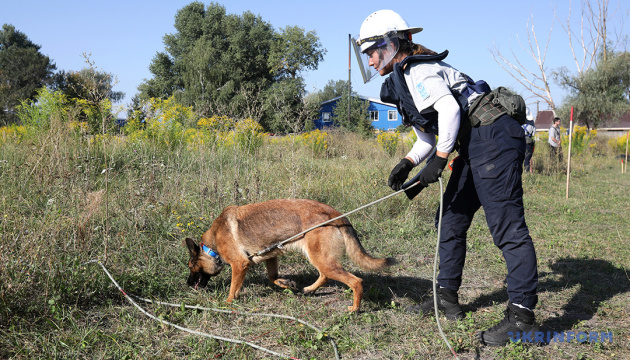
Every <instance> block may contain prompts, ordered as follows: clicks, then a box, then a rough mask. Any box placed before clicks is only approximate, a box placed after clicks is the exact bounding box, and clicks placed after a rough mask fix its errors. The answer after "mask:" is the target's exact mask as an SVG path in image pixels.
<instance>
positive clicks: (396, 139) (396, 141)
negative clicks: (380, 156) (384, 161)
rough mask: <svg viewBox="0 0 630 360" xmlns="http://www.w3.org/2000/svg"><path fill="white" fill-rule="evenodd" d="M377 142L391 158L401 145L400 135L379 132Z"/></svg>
mask: <svg viewBox="0 0 630 360" xmlns="http://www.w3.org/2000/svg"><path fill="white" fill-rule="evenodd" d="M376 141H377V142H378V144H379V145H380V146H381V147H382V148H383V150H385V152H386V153H387V154H388V155H389V156H394V155H395V154H396V152H397V151H398V147H399V146H400V143H401V138H400V133H399V132H398V131H396V132H395V133H388V132H379V133H378V135H377V136H376Z"/></svg>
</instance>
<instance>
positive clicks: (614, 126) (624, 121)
mask: <svg viewBox="0 0 630 360" xmlns="http://www.w3.org/2000/svg"><path fill="white" fill-rule="evenodd" d="M555 116H556V115H555V112H554V111H553V110H543V111H539V112H538V114H537V115H536V121H535V123H534V124H535V125H536V131H546V130H548V129H549V128H550V127H551V126H552V125H553V118H554V117H555ZM597 129H598V130H630V112H627V113H625V114H623V115H621V116H620V117H619V118H618V119H615V120H609V121H606V122H603V123H601V124H600V125H599V127H598V128H597Z"/></svg>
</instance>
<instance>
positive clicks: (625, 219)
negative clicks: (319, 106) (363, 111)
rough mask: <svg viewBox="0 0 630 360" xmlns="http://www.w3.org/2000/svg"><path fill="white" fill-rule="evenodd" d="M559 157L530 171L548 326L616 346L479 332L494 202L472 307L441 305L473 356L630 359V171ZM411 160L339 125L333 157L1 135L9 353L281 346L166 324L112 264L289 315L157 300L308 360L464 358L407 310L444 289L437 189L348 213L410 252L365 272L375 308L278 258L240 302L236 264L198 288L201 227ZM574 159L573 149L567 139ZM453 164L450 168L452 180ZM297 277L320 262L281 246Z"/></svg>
mask: <svg viewBox="0 0 630 360" xmlns="http://www.w3.org/2000/svg"><path fill="white" fill-rule="evenodd" d="M602 148H603V146H602V147H600V150H599V151H590V152H587V153H585V154H583V155H581V156H577V157H574V158H573V165H572V172H571V188H570V193H569V199H568V200H567V199H565V189H566V188H565V185H566V173H564V172H563V171H562V169H560V168H556V169H554V168H553V165H552V164H550V162H549V160H548V159H547V153H546V151H547V150H546V147H545V144H544V143H543V144H541V145H539V146H538V149H537V150H536V153H535V156H534V161H535V169H536V172H535V173H534V174H524V177H523V186H524V189H525V206H526V219H527V222H528V226H529V228H530V232H531V235H532V237H533V239H534V242H535V245H536V250H537V254H538V261H539V273H540V286H539V296H540V302H539V306H538V308H537V309H536V315H537V320H538V322H539V324H540V326H541V330H543V331H552V332H553V331H556V332H562V331H575V332H587V333H589V332H598V333H601V332H606V333H608V332H612V333H613V341H612V342H604V343H589V342H584V343H578V342H570V343H566V342H565V343H552V344H549V345H544V346H535V345H521V344H511V345H509V346H506V347H501V348H487V347H483V346H480V345H479V343H478V341H477V335H476V334H477V332H478V331H480V330H484V329H486V328H487V327H489V326H491V325H493V324H494V323H496V322H497V321H499V320H500V319H501V318H502V317H503V310H504V308H505V304H506V301H507V295H506V290H505V282H504V277H505V263H504V261H503V258H502V256H501V253H500V252H499V251H498V249H497V248H496V247H495V246H494V245H493V243H492V239H491V237H490V235H489V232H488V230H487V227H486V225H485V219H484V214H483V211H480V212H479V213H478V214H477V216H476V217H475V221H474V223H473V225H472V227H471V229H470V231H469V241H468V255H467V259H466V261H467V264H466V268H465V273H464V283H463V286H462V289H461V291H460V301H461V302H462V303H463V304H464V306H465V310H466V311H467V312H468V313H467V317H466V319H465V320H463V321H458V322H447V321H446V319H444V318H442V319H441V324H442V326H443V328H444V332H445V333H446V335H447V337H448V338H449V341H450V342H451V344H452V345H453V347H454V348H455V350H456V351H457V353H458V355H459V356H460V358H462V359H464V358H467V359H471V358H481V359H552V358H553V359H627V358H630V346H629V342H630V321H629V320H628V318H629V316H630V305H629V304H630V293H629V291H630V274H629V271H628V270H629V265H628V264H630V212H629V209H630V174H629V173H626V174H621V171H620V165H619V160H618V159H616V158H615V156H614V155H615V154H613V153H611V152H610V151H605V150H601V149H602ZM402 156H404V149H399V150H398V152H397V153H396V154H394V156H389V155H387V154H386V152H385V151H384V150H383V149H382V148H380V147H379V146H378V145H377V144H376V141H375V140H364V139H361V138H358V137H356V136H354V135H352V134H332V135H331V136H330V139H329V143H328V149H327V151H326V153H325V154H313V153H311V150H309V149H308V148H306V147H303V146H301V145H300V144H299V143H297V142H292V141H284V142H281V143H275V142H272V141H271V140H269V139H267V140H266V141H265V144H264V145H263V146H262V147H261V148H259V149H257V150H256V151H246V150H235V149H227V148H221V147H218V148H211V147H207V148H204V147H202V148H197V149H188V148H186V147H185V146H179V147H178V146H172V147H170V148H169V149H164V148H163V147H161V146H157V145H152V144H151V143H146V142H145V143H139V144H133V143H129V142H126V141H119V140H117V139H109V140H108V142H107V143H106V144H104V143H103V142H102V141H93V142H90V141H87V140H85V139H82V138H77V137H74V136H72V135H70V134H67V133H64V132H63V131H54V130H53V131H50V132H47V133H45V134H39V135H37V134H36V135H32V136H29V137H26V138H24V139H22V141H21V142H19V143H15V142H11V141H8V142H5V143H4V144H2V145H0V184H1V190H0V358H7V359H30V358H43V359H101V358H102V359H182V358H185V359H219V358H221V359H253V358H275V357H274V356H273V355H270V354H268V353H265V352H261V351H260V350H256V349H253V348H251V347H249V346H246V345H242V344H233V343H229V342H224V341H218V340H212V339H207V338H201V337H197V336H194V335H191V334H188V333H185V332H182V331H180V330H178V329H175V328H172V327H169V326H166V325H163V324H160V323H158V322H156V321H154V320H152V319H150V318H148V317H146V316H145V315H143V314H142V313H141V312H140V311H138V310H137V309H136V308H135V307H133V306H132V305H131V304H130V303H129V302H127V300H126V299H125V298H124V297H123V296H122V294H121V293H120V292H119V291H118V290H116V288H115V287H114V286H113V285H112V283H111V282H110V280H109V279H108V277H107V275H106V274H105V273H104V271H103V270H102V269H101V268H100V267H99V266H97V265H96V264H85V263H86V262H87V261H89V260H92V259H99V260H101V261H102V262H103V263H104V264H105V266H106V267H107V268H108V269H109V271H110V272H111V273H112V275H113V276H114V277H115V279H116V281H118V283H120V284H121V286H122V287H123V288H124V289H125V291H127V292H128V293H132V294H136V295H139V296H142V297H145V298H149V299H153V300H160V301H166V302H169V303H183V304H188V305H200V306H205V307H212V308H221V309H232V310H234V311H236V312H247V313H254V312H255V313H272V314H280V315H289V316H293V317H296V318H299V319H301V320H304V321H306V322H308V323H311V324H313V325H315V326H316V327H318V328H319V329H321V330H322V332H321V333H318V332H317V331H314V330H312V329H310V328H308V327H306V326H304V325H302V324H299V323H296V322H295V321H291V320H284V319H277V318H267V317H256V316H243V315H238V314H225V313H216V312H210V311H197V310H188V309H184V308H183V307H175V308H173V307H166V306H163V305H151V304H141V305H142V306H143V307H144V308H145V309H147V311H149V312H150V313H152V314H155V315H156V316H157V317H159V318H160V319H164V320H167V321H170V322H172V323H175V324H178V325H180V326H184V327H188V328H191V329H194V330H198V331H203V332H207V333H211V334H214V335H217V336H222V337H225V338H233V339H239V340H242V341H247V342H251V343H254V344H256V345H258V346H261V347H265V348H268V349H272V350H273V351H276V352H278V353H281V354H284V355H286V356H292V357H295V358H301V359H331V358H334V351H333V347H332V346H331V344H330V342H329V339H333V340H334V341H335V343H336V344H337V347H338V350H339V354H340V356H341V358H342V359H449V358H452V355H451V353H450V352H449V350H448V349H447V347H446V346H445V344H444V343H443V341H442V339H441V338H440V336H439V334H438V328H437V325H436V322H435V319H434V318H432V317H429V318H421V317H419V316H418V315H411V314H407V313H405V311H404V310H403V307H404V306H405V305H409V304H412V303H414V302H419V301H422V300H424V299H426V298H427V297H428V296H430V294H431V292H430V290H431V286H432V285H431V279H432V266H433V254H434V252H435V249H434V247H435V241H436V230H435V228H434V226H433V223H434V214H435V209H436V207H437V204H438V203H439V186H438V185H437V184H434V185H432V186H431V187H429V188H428V189H425V191H423V192H422V193H421V194H420V195H419V196H418V197H417V198H416V199H414V200H413V201H408V200H407V198H406V197H405V196H404V195H399V196H397V197H393V198H391V199H388V200H386V201H384V202H381V203H379V204H377V205H375V206H372V207H370V208H367V209H365V210H363V211H361V212H358V213H356V214H353V215H351V216H350V217H349V219H350V221H351V222H352V223H353V225H354V226H355V228H356V230H357V232H358V233H359V237H360V239H361V241H362V243H363V245H364V246H365V248H366V249H367V250H368V251H369V252H370V253H371V254H373V255H375V256H391V257H394V258H396V259H397V260H398V264H397V265H396V266H394V267H393V268H391V269H389V270H388V271H387V272H385V273H365V272H362V271H361V270H359V269H358V268H357V267H356V266H355V265H354V264H352V263H351V262H349V261H346V262H345V266H346V268H347V269H348V270H350V271H351V272H353V273H355V274H357V275H358V276H360V277H362V278H363V279H364V286H365V294H364V298H363V303H362V310H361V311H360V312H359V313H356V314H348V313H347V312H346V311H345V310H346V307H347V306H348V305H350V304H351V300H352V293H351V291H349V290H348V288H347V287H346V286H345V285H343V284H340V283H336V282H330V283H328V284H327V285H326V286H325V287H323V288H322V289H320V290H318V291H317V292H316V293H315V294H314V295H310V296H305V295H303V294H300V293H293V292H291V291H288V290H282V289H279V288H276V287H272V286H270V285H269V284H268V283H267V280H266V274H265V271H264V266H263V265H258V266H256V267H254V269H253V271H250V272H249V273H248V276H247V278H246V281H245V285H244V291H243V293H242V294H241V297H240V298H239V299H238V300H237V301H236V302H234V303H233V304H232V305H231V306H228V305H227V304H226V303H225V302H224V300H225V299H226V297H227V293H228V289H229V279H230V270H229V269H226V270H225V271H224V272H223V273H222V274H221V275H219V276H218V277H216V278H214V279H212V280H211V282H210V283H209V286H208V288H207V289H204V290H200V291H195V290H192V289H190V288H188V287H187V286H186V283H185V279H186V277H187V275H188V269H187V266H186V263H187V261H188V252H187V250H186V249H185V248H184V246H183V245H182V240H183V239H184V238H185V237H193V238H195V239H198V237H199V236H200V235H201V234H202V232H203V231H204V230H205V229H207V228H208V227H209V226H210V224H211V223H212V220H213V219H214V218H215V217H216V216H217V215H218V214H219V213H220V212H221V210H222V209H223V208H224V207H225V206H227V205H231V204H246V203H251V202H258V201H263V200H267V199H273V198H309V199H314V200H318V201H321V202H324V203H327V204H329V205H331V206H333V207H335V208H337V209H338V210H340V211H342V212H347V211H351V210H353V209H355V208H357V207H359V206H361V205H364V204H367V203H369V202H372V201H374V200H376V199H379V198H381V197H383V196H385V195H388V194H390V193H391V190H390V189H389V188H388V187H387V185H386V181H387V176H388V174H389V171H390V170H391V168H392V167H393V166H394V165H395V164H396V163H397V162H398V160H399V159H400V157H402ZM565 159H566V151H565ZM448 176H449V174H448V172H446V173H445V178H446V179H447V178H448ZM280 272H281V274H282V275H285V276H286V277H288V278H290V279H292V280H295V281H296V282H297V283H298V284H301V285H308V284H310V283H312V282H313V281H314V280H315V279H316V278H317V272H316V271H315V269H314V268H313V267H312V266H311V265H310V264H309V263H308V261H306V260H305V259H304V258H302V257H301V256H299V255H297V254H288V255H286V256H284V257H282V258H281V260H280Z"/></svg>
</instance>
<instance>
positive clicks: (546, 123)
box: [534, 110, 556, 131]
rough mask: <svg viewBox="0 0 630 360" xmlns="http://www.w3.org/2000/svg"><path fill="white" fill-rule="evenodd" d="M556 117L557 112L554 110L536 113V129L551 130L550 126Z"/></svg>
mask: <svg viewBox="0 0 630 360" xmlns="http://www.w3.org/2000/svg"><path fill="white" fill-rule="evenodd" d="M555 117H556V113H555V111H553V110H543V111H539V112H538V114H536V120H535V121H534V126H536V131H545V130H549V128H550V127H551V126H552V125H553V119H554V118H555Z"/></svg>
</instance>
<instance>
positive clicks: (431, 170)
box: [355, 10, 538, 346]
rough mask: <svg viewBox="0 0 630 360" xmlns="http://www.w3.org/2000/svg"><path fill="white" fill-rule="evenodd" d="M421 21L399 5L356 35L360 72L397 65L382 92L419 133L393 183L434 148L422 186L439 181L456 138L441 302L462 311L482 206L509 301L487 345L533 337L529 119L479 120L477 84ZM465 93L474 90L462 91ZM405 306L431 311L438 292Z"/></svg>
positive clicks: (442, 307)
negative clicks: (423, 35)
mask: <svg viewBox="0 0 630 360" xmlns="http://www.w3.org/2000/svg"><path fill="white" fill-rule="evenodd" d="M421 30H422V28H418V27H410V26H409V24H408V23H407V21H406V20H405V19H403V18H402V16H400V15H399V14H398V13H396V12H394V11H392V10H380V11H376V12H374V13H372V14H371V15H369V16H368V17H367V18H366V19H365V21H363V24H362V25H361V29H360V34H359V37H358V40H356V43H355V46H356V47H355V49H357V50H358V52H359V54H358V55H359V57H358V60H359V62H360V65H362V66H361V70H362V74H370V76H365V75H364V81H366V82H367V81H369V80H370V79H371V72H372V71H373V69H372V67H373V68H374V69H375V70H376V74H380V75H381V76H385V75H388V74H389V76H388V77H387V79H386V80H385V82H384V83H383V85H382V86H381V100H382V101H385V102H389V103H395V104H396V105H397V107H398V109H399V112H401V114H403V123H404V124H405V125H407V126H411V127H412V128H413V130H414V132H415V133H416V135H417V141H416V142H415V143H414V145H413V147H412V149H411V151H410V152H409V153H408V154H407V156H405V157H404V158H403V159H402V160H401V161H400V162H399V163H398V165H396V166H395V167H394V168H393V170H392V171H391V173H390V176H389V179H388V185H389V186H390V187H391V188H392V189H393V190H395V191H398V190H400V189H402V188H403V185H404V183H405V180H406V179H407V177H408V176H409V172H410V171H411V170H412V169H413V168H414V167H415V166H418V165H419V164H420V163H422V162H423V161H424V160H427V159H428V158H429V157H430V154H431V153H432V151H433V147H435V148H436V151H435V156H434V157H433V158H432V160H428V161H430V162H429V163H428V164H427V165H426V166H425V167H424V169H423V171H422V172H421V173H420V176H419V181H418V182H419V183H420V185H416V187H418V186H422V187H426V186H429V184H431V183H434V182H437V181H438V179H439V178H440V176H441V174H442V170H443V169H444V167H445V166H446V164H447V162H448V157H449V155H450V153H451V152H453V151H454V150H455V148H456V143H457V144H458V145H457V151H458V153H459V157H458V158H456V159H455V160H454V162H453V166H452V168H453V171H452V173H451V177H450V180H449V182H448V185H447V187H446V190H445V193H444V209H439V210H438V212H437V214H438V215H439V213H440V212H443V218H442V226H441V228H442V232H441V236H440V247H439V256H440V273H439V276H438V279H437V281H438V284H437V285H438V286H437V291H436V294H435V296H437V299H438V302H437V303H438V310H439V311H441V312H442V313H444V314H445V315H446V317H447V319H450V320H455V319H462V318H463V317H464V312H463V310H462V308H461V306H460V305H459V297H458V290H459V288H460V286H461V283H462V274H463V268H464V260H465V258H466V247H467V246H466V234H467V232H468V229H469V227H470V225H471V223H472V220H473V217H474V215H475V213H476V212H477V210H479V209H480V208H481V206H483V209H484V212H485V217H486V222H487V224H488V227H489V230H490V233H491V235H492V238H493V240H494V243H495V245H496V246H497V247H498V248H499V249H501V251H502V252H503V257H504V258H505V263H506V266H507V277H506V282H507V293H508V297H509V302H508V305H507V308H506V310H505V317H504V319H503V320H502V321H500V322H499V323H498V324H496V325H494V326H492V327H490V328H489V329H488V330H486V331H482V332H481V333H480V334H479V339H480V342H481V343H482V344H484V345H492V346H502V345H505V344H507V343H508V342H509V341H510V336H514V334H516V333H520V334H523V333H530V335H531V336H533V334H531V333H533V332H536V331H537V329H538V327H537V325H536V322H535V316H534V312H533V309H534V307H535V306H536V303H537V302H538V295H537V288H538V265H537V260H536V252H535V250H534V243H533V241H532V238H531V236H530V234H529V229H528V228H527V225H526V223H525V210H524V207H523V186H522V180H521V177H522V172H523V167H522V164H523V159H524V156H525V136H524V132H523V128H522V127H521V125H520V124H519V123H518V121H517V120H515V119H513V118H512V117H510V116H509V115H507V113H504V114H502V115H500V116H498V117H497V118H496V120H494V122H492V123H488V124H484V125H481V124H476V125H475V126H472V124H471V121H470V119H469V118H468V115H467V111H468V109H469V108H470V106H471V104H472V103H473V102H474V101H475V100H476V99H478V98H479V97H481V96H483V94H484V93H477V92H476V91H473V90H471V89H474V86H476V85H477V84H476V83H474V82H472V79H470V78H469V77H468V76H466V75H465V74H463V73H462V72H460V71H459V70H457V69H456V68H454V67H452V66H451V65H449V64H447V63H445V62H444V61H443V59H444V58H446V56H447V55H448V52H447V51H444V52H443V53H441V54H438V53H436V52H434V51H432V50H429V49H427V48H426V47H424V46H422V45H420V44H416V43H414V42H413V41H412V34H415V33H418V32H420V31H421ZM364 57H365V60H364ZM473 93H474V94H473ZM462 94H467V95H466V96H465V98H464V99H463V100H462V97H461V96H460V95H462ZM455 96H457V99H456V98H455ZM458 100H462V101H461V103H460V102H458ZM481 100H483V99H481ZM460 106H461V108H460ZM436 135H437V139H436ZM436 140H437V141H436ZM437 218H438V216H436V226H437V223H438V221H437ZM407 311H410V312H415V313H420V314H422V315H426V314H428V315H431V314H433V312H434V306H433V298H431V299H427V301H426V302H424V303H422V304H418V305H412V306H409V307H408V308H407Z"/></svg>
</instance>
